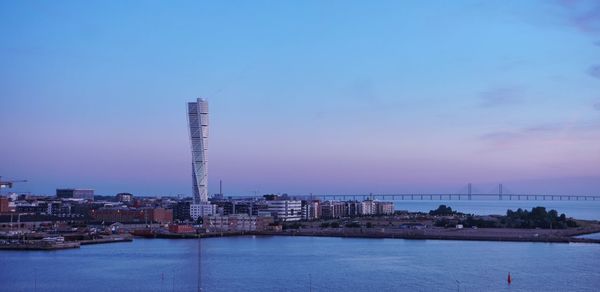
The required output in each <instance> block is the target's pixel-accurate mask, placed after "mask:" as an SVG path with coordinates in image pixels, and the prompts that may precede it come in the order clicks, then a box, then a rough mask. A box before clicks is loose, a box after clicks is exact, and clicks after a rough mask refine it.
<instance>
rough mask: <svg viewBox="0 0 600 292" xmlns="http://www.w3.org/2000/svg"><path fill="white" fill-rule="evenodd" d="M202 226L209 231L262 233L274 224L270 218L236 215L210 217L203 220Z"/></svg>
mask: <svg viewBox="0 0 600 292" xmlns="http://www.w3.org/2000/svg"><path fill="white" fill-rule="evenodd" d="M202 219H203V223H202V226H203V227H204V228H206V229H208V230H209V231H257V230H258V231H262V230H267V228H268V226H269V224H271V223H273V222H274V220H273V217H270V216H249V215H246V214H235V215H228V216H221V215H209V216H205V217H203V218H202Z"/></svg>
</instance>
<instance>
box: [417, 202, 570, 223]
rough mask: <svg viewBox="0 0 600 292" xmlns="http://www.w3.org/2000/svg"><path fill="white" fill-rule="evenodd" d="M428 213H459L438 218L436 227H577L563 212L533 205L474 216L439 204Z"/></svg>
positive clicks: (441, 214)
mask: <svg viewBox="0 0 600 292" xmlns="http://www.w3.org/2000/svg"><path fill="white" fill-rule="evenodd" d="M429 214H430V215H437V216H450V215H460V217H459V218H457V219H451V218H439V219H437V220H436V221H435V223H434V225H435V226H438V227H455V226H456V225H458V224H461V225H463V227H466V228H470V227H478V228H524V229H525V228H526V229H531V228H541V229H565V228H569V227H577V222H576V221H575V220H573V219H569V218H567V216H566V215H565V214H560V215H558V212H557V211H556V210H550V211H546V208H545V207H535V208H533V209H531V211H528V210H526V209H521V208H519V209H517V211H513V210H510V209H509V210H507V211H506V216H493V217H492V216H487V217H481V216H474V215H464V214H462V213H458V212H456V211H453V210H452V208H450V207H447V206H445V205H441V206H439V207H438V209H436V210H431V211H430V212H429Z"/></svg>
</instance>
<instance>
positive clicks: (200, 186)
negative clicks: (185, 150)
mask: <svg viewBox="0 0 600 292" xmlns="http://www.w3.org/2000/svg"><path fill="white" fill-rule="evenodd" d="M187 112H188V122H189V126H190V140H191V145H192V180H193V191H194V203H195V204H200V203H203V202H208V168H207V161H206V158H207V155H206V152H207V149H208V147H207V146H208V102H207V101H206V100H204V99H202V98H198V99H197V100H196V102H189V103H188V110H187Z"/></svg>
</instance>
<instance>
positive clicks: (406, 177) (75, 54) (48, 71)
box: [0, 0, 600, 196]
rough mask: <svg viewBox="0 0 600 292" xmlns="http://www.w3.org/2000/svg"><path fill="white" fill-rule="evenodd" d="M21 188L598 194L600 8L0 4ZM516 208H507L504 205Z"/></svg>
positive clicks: (11, 152) (8, 161) (1, 114)
mask: <svg viewBox="0 0 600 292" xmlns="http://www.w3.org/2000/svg"><path fill="white" fill-rule="evenodd" d="M0 36H2V37H0V137H1V138H0V175H1V176H3V178H4V179H27V180H28V182H27V183H21V184H18V185H16V187H15V188H14V189H13V190H14V191H20V192H32V193H36V194H54V192H55V189H56V188H61V187H74V188H93V189H95V190H96V194H105V195H114V194H116V193H119V192H131V193H133V194H134V195H149V196H154V195H177V194H182V195H191V192H192V178H191V154H190V142H189V137H188V132H187V131H188V129H187V117H186V102H189V101H193V100H194V99H195V98H197V97H203V98H206V99H207V100H208V101H209V104H210V137H209V146H208V147H209V152H208V153H209V154H208V155H209V156H208V163H209V166H208V167H209V193H211V194H212V193H217V192H218V191H219V188H218V185H219V180H222V181H223V187H224V189H223V191H224V193H225V194H226V195H249V194H250V195H252V194H264V193H288V194H298V195H302V194H308V193H313V194H363V193H403V192H449V193H456V192H459V191H464V190H466V185H467V183H469V182H471V183H473V185H474V189H475V190H477V191H479V192H491V191H492V190H494V189H495V188H496V187H495V185H496V184H498V183H503V184H504V186H505V189H506V190H511V191H512V192H515V193H518V192H520V193H525V192H528V193H565V194H566V193H568V194H573V193H577V194H600V2H599V1H595V0H588V1H586V0H580V1H577V0H570V1H569V0H565V1H547V0H544V1H542V0H540V1H535V0H532V1H517V0H514V1H506V0H502V1H501V0H497V1H467V0H465V1H442V0H438V1H334V0H332V1H274V0H272V1H176V2H172V1H85V2H83V1H0ZM505 192H506V191H505Z"/></svg>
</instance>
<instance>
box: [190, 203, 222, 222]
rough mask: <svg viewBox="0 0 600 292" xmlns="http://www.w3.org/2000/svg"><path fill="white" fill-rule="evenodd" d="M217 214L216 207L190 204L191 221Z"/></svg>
mask: <svg viewBox="0 0 600 292" xmlns="http://www.w3.org/2000/svg"><path fill="white" fill-rule="evenodd" d="M216 213H217V206H216V205H213V204H210V203H208V202H201V203H200V204H190V217H192V220H194V221H197V220H198V218H199V217H204V216H208V215H212V214H216Z"/></svg>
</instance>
